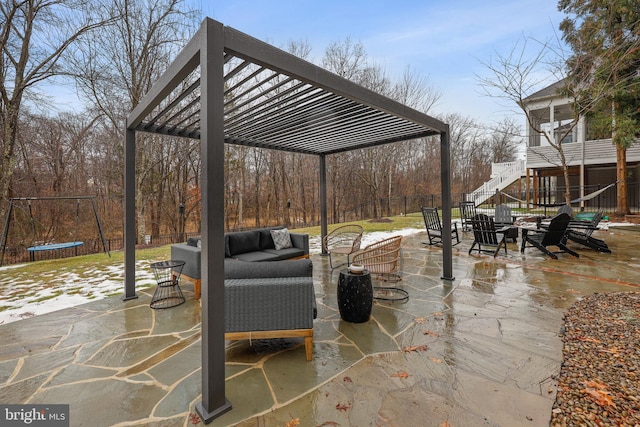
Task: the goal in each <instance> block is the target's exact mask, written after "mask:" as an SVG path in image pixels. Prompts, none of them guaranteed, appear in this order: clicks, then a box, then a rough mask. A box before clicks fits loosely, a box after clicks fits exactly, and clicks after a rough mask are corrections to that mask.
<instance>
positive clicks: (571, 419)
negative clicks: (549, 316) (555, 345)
mask: <svg viewBox="0 0 640 427" xmlns="http://www.w3.org/2000/svg"><path fill="white" fill-rule="evenodd" d="M563 341H564V347H563V364H562V368H561V370H560V376H559V378H558V393H557V396H556V401H555V403H554V405H553V411H552V416H551V426H553V427H556V426H640V293H639V292H619V293H608V294H599V293H596V294H594V295H591V296H588V297H585V298H583V299H581V300H580V301H578V302H576V303H575V304H574V305H573V306H572V307H571V308H570V309H569V310H568V312H567V314H566V315H565V324H564V331H563Z"/></svg>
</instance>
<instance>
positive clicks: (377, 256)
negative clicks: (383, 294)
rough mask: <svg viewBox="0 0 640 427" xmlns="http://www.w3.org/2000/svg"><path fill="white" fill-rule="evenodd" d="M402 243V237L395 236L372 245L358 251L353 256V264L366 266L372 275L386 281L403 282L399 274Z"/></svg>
mask: <svg viewBox="0 0 640 427" xmlns="http://www.w3.org/2000/svg"><path fill="white" fill-rule="evenodd" d="M401 243H402V236H393V237H389V238H388V239H384V240H380V241H378V242H375V243H372V244H370V245H368V246H367V247H365V248H364V249H363V250H361V251H358V252H357V253H356V254H355V255H354V256H353V260H352V263H353V264H362V265H364V266H365V268H366V269H367V270H369V272H370V273H371V274H376V275H378V276H380V278H382V279H383V280H385V281H387V280H388V281H393V282H397V281H399V280H402V277H401V275H400V273H399V272H398V264H399V260H400V244H401Z"/></svg>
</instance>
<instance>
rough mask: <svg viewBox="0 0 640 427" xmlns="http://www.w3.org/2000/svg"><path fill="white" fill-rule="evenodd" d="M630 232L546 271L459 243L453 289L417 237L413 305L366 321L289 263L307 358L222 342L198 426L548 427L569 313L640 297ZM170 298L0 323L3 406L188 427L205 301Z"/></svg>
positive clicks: (295, 349)
mask: <svg viewBox="0 0 640 427" xmlns="http://www.w3.org/2000/svg"><path fill="white" fill-rule="evenodd" d="M631 228H632V227H621V228H620V229H619V230H618V229H617V228H615V227H611V228H610V229H609V231H606V232H605V231H601V230H598V231H594V233H593V234H594V236H596V237H598V238H606V239H607V241H608V243H609V246H610V247H611V248H612V253H611V254H603V253H600V252H598V251H594V250H591V249H589V248H585V249H586V250H584V251H581V252H580V255H581V256H580V262H576V259H575V258H574V257H571V256H567V257H559V259H558V260H556V261H554V262H553V263H550V262H548V257H547V256H540V255H538V254H541V255H543V254H542V253H541V252H539V251H526V252H525V253H520V252H519V251H517V250H510V251H509V253H508V255H507V256H505V257H498V258H492V257H481V258H478V257H476V256H469V255H468V250H469V248H470V246H471V245H472V242H473V239H472V238H471V237H470V234H471V233H469V234H467V235H465V236H464V237H463V239H462V240H461V243H460V245H458V246H456V247H455V248H454V273H455V276H456V278H455V280H454V281H453V282H447V281H442V280H441V279H440V269H439V267H438V263H439V262H440V259H441V251H442V249H441V248H439V247H437V246H426V247H425V246H424V245H423V244H422V241H424V239H425V238H426V234H427V233H426V230H425V231H423V232H420V233H417V234H413V235H409V236H405V237H403V238H402V251H401V258H402V260H401V262H402V264H403V268H402V271H401V275H402V281H400V282H398V283H397V284H396V286H398V287H399V288H402V289H404V290H405V291H406V292H408V293H409V294H410V298H409V299H408V300H406V302H403V303H388V302H384V301H379V300H376V301H374V304H373V307H372V312H371V318H370V320H368V321H366V322H364V323H349V322H345V321H344V320H341V319H340V314H339V312H338V304H337V284H338V278H339V272H338V271H337V270H335V269H332V268H331V266H330V263H329V259H328V257H325V256H321V255H320V254H318V253H317V252H316V253H312V254H311V256H310V260H301V261H300V262H305V261H307V262H310V263H312V264H313V273H312V278H310V279H311V280H312V282H313V294H314V297H315V298H314V300H315V302H316V306H317V317H316V319H315V320H313V324H312V325H313V334H314V335H313V344H312V348H313V358H312V360H311V361H307V358H306V357H305V354H306V351H307V350H306V348H305V342H304V339H303V338H302V337H293V338H271V339H258V338H257V337H255V336H254V337H252V338H251V339H250V340H249V339H243V340H238V341H228V342H227V344H226V351H225V358H226V378H227V380H226V391H225V394H226V397H227V398H228V399H229V401H230V402H231V405H232V406H233V409H232V410H231V411H229V412H227V413H225V414H224V415H222V416H220V417H219V418H217V419H215V420H213V422H212V423H211V424H210V425H212V426H228V425H243V426H244V425H286V424H287V423H288V422H291V421H292V420H296V419H297V420H299V422H300V425H322V424H323V423H328V422H333V423H337V424H339V425H368V424H369V423H370V422H371V421H372V420H377V421H379V422H380V423H384V422H387V423H391V424H392V425H433V426H438V425H441V424H442V423H443V422H445V421H447V422H449V423H450V424H451V425H477V424H478V423H479V422H480V423H489V424H491V425H524V424H526V425H528V426H545V427H546V426H548V425H549V419H550V414H551V410H552V406H553V403H554V399H555V395H556V391H555V380H554V378H556V377H557V374H558V372H559V370H560V366H561V361H562V342H561V339H560V337H559V335H558V331H559V330H560V328H561V326H562V318H563V314H564V312H565V310H566V309H567V308H568V307H570V306H571V305H572V304H573V303H574V302H575V301H577V300H579V299H580V298H582V297H583V296H586V295H589V294H592V293H594V292H599V293H605V292H614V291H629V290H637V289H638V286H639V284H638V281H637V274H636V272H634V271H631V269H629V267H628V265H629V263H632V262H634V261H633V260H632V258H633V256H634V255H633V254H636V253H638V250H639V249H640V239H638V238H637V236H639V235H640V234H638V233H639V232H640V230H636V229H634V230H636V231H633V230H630V229H631ZM567 244H568V245H570V246H571V245H573V242H571V241H569V242H568V243H567ZM507 245H508V246H509V247H510V249H511V248H512V247H516V246H517V245H514V244H512V243H507ZM571 247H574V246H571ZM603 257H606V268H603V259H605V258H603ZM277 262H278V261H277ZM281 262H293V261H281ZM295 262H299V261H295ZM573 275H575V277H576V278H579V280H572V277H573ZM373 280H374V285H376V283H378V284H380V281H379V280H378V279H375V278H374V279H373ZM181 287H182V289H183V292H184V295H185V297H186V301H185V303H183V304H181V305H179V306H176V307H173V308H170V309H166V310H152V309H151V308H150V307H149V302H150V300H151V297H152V295H153V292H154V287H150V288H145V289H140V292H139V298H138V299H134V300H129V301H125V302H123V301H122V300H121V298H120V297H119V296H114V297H110V298H106V299H104V300H99V301H94V302H91V303H88V304H86V305H81V306H77V307H74V308H70V309H65V310H60V311H57V312H53V313H49V314H45V315H41V316H36V317H33V318H29V319H24V320H20V321H16V322H12V323H8V324H4V325H0V332H1V333H2V335H3V336H4V337H6V339H5V340H3V342H2V343H0V393H1V394H2V395H3V396H5V399H7V400H10V401H12V402H16V403H22V402H30V403H48V404H53V403H68V404H69V405H70V417H71V420H72V421H71V423H72V425H94V426H101V425H112V424H117V423H123V424H127V425H140V426H142V425H150V424H163V425H186V424H192V423H193V424H195V421H198V419H197V415H196V411H195V404H196V403H197V402H199V401H200V393H201V391H202V390H201V388H200V387H201V384H200V370H201V351H200V339H201V325H200V322H201V320H202V317H201V302H200V301H198V300H196V299H195V298H194V297H193V291H194V289H193V284H192V283H191V282H188V281H182V282H181ZM347 379H348V380H347ZM485 390H492V393H485V392H484V391H485ZM123 396H126V397H125V398H123ZM132 402H135V404H131V403H132ZM337 407H340V408H344V409H340V410H338V409H336V408H337ZM385 420H386V421H385ZM425 420H428V422H427V423H426V424H425Z"/></svg>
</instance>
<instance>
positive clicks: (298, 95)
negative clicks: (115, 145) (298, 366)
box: [123, 18, 453, 423]
mask: <svg viewBox="0 0 640 427" xmlns="http://www.w3.org/2000/svg"><path fill="white" fill-rule="evenodd" d="M136 132H151V133H156V134H164V135H172V136H180V137H185V138H195V139H199V140H200V154H201V162H202V166H201V167H202V169H201V182H202V188H201V192H202V194H201V196H202V223H201V228H202V236H201V237H202V252H201V254H202V255H201V256H202V284H203V286H202V401H201V402H200V403H199V404H198V405H197V410H198V413H199V415H200V416H201V418H202V419H203V421H204V422H205V423H209V422H211V421H212V420H213V419H214V418H216V417H218V416H220V415H221V414H223V413H225V412H226V411H228V410H230V409H231V403H230V402H229V401H228V400H227V399H226V398H225V378H224V371H225V367H224V363H225V346H224V208H223V206H224V144H225V143H230V144H240V145H248V146H253V147H262V148H269V149H274V150H284V151H292V152H298V153H305V154H312V155H317V156H319V158H320V170H319V180H320V200H321V209H320V210H321V212H320V214H321V233H322V235H323V236H324V235H326V234H327V204H326V171H325V167H326V156H327V155H330V154H335V153H340V152H344V151H349V150H355V149H360V148H366V147H372V146H376V145H381V144H388V143H392V142H397V141H407V140H414V139H419V138H423V137H427V136H432V135H440V156H441V158H440V163H441V185H442V204H443V206H442V216H443V228H444V230H443V233H442V234H443V236H444V237H443V240H444V242H443V250H442V257H443V272H442V279H444V280H453V272H452V249H451V233H450V232H447V231H448V230H450V229H451V195H450V194H451V191H450V187H451V182H450V175H451V172H450V165H449V160H450V158H449V156H450V153H449V127H448V125H447V124H445V123H443V122H441V121H439V120H437V119H434V118H433V117H430V116H428V115H426V114H423V113H421V112H419V111H416V110H414V109H411V108H409V107H407V106H405V105H402V104H400V103H398V102H395V101H393V100H391V99H388V98H386V97H383V96H381V95H379V94H377V93H374V92H372V91H370V90H367V89H365V88H363V87H361V86H358V85H356V84H354V83H352V82H350V81H348V80H346V79H343V78H341V77H339V76H337V75H335V74H333V73H330V72H328V71H326V70H324V69H322V68H320V67H318V66H315V65H313V64H311V63H309V62H306V61H304V60H302V59H300V58H297V57H295V56H293V55H290V54H288V53H286V52H284V51H282V50H280V49H277V48H275V47H273V46H271V45H269V44H266V43H264V42H261V41H259V40H257V39H255V38H252V37H250V36H248V35H246V34H244V33H241V32H239V31H237V30H234V29H233V28H229V27H225V26H224V25H223V24H221V23H219V22H216V21H214V20H212V19H208V18H207V19H205V20H204V21H203V22H202V24H201V27H200V29H199V30H198V32H197V33H196V34H195V36H194V37H193V38H192V39H191V41H189V43H188V44H187V45H186V47H185V48H184V49H183V50H182V51H181V52H180V53H179V54H178V56H177V57H176V59H175V61H174V62H173V63H172V64H171V65H170V66H169V68H168V69H167V71H166V72H165V73H164V74H163V75H162V76H161V77H160V78H159V79H158V81H157V82H156V83H155V84H154V86H153V87H152V88H151V90H150V91H149V93H147V95H146V96H145V97H144V98H143V99H142V100H141V101H140V103H139V104H138V105H137V106H136V107H135V108H134V110H133V111H132V112H131V113H130V114H129V116H128V117H127V124H126V141H125V198H124V205H125V218H124V238H125V283H124V293H125V294H124V297H123V299H124V300H128V299H132V298H137V296H136V292H135V242H136V227H135V194H136V192H135V173H136V170H135V163H136V162H135V154H136V137H135V136H136Z"/></svg>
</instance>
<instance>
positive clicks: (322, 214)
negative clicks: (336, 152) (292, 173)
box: [320, 154, 329, 255]
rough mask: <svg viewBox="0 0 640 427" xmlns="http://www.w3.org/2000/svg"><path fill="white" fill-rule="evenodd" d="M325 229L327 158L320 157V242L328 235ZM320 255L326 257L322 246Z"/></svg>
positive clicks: (326, 228)
mask: <svg viewBox="0 0 640 427" xmlns="http://www.w3.org/2000/svg"><path fill="white" fill-rule="evenodd" d="M328 232H329V230H328V227H327V158H326V156H325V155H324V154H322V155H320V241H321V242H323V241H324V237H325V236H326V235H327V234H328ZM322 255H327V251H326V250H325V248H324V246H322Z"/></svg>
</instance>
